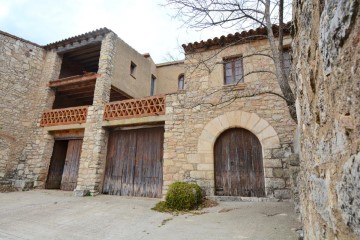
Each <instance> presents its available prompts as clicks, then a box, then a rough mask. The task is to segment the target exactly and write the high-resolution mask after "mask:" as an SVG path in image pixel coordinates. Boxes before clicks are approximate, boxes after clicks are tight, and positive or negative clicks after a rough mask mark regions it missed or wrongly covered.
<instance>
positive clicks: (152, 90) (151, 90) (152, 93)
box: [150, 75, 156, 96]
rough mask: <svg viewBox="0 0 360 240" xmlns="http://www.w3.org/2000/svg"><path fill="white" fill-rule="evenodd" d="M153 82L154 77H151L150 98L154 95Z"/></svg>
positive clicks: (154, 80)
mask: <svg viewBox="0 0 360 240" xmlns="http://www.w3.org/2000/svg"><path fill="white" fill-rule="evenodd" d="M155 82H156V77H155V76H154V75H151V81H150V96H154V94H155Z"/></svg>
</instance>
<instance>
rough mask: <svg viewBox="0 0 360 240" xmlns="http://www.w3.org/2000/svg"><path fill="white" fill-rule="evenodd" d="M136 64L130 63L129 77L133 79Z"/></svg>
mask: <svg viewBox="0 0 360 240" xmlns="http://www.w3.org/2000/svg"><path fill="white" fill-rule="evenodd" d="M135 70H136V64H135V63H134V62H132V61H131V63H130V75H131V76H133V77H135Z"/></svg>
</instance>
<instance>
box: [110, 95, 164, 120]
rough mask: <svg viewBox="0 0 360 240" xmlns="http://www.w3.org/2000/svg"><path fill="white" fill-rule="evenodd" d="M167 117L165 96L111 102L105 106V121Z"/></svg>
mask: <svg viewBox="0 0 360 240" xmlns="http://www.w3.org/2000/svg"><path fill="white" fill-rule="evenodd" d="M159 115H165V96H164V95H158V96H152V97H146V98H140V99H130V100H124V101H118V102H110V103H107V104H106V105H105V111H104V120H105V121H111V120H120V119H127V118H140V117H149V116H159Z"/></svg>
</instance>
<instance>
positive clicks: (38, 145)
mask: <svg viewBox="0 0 360 240" xmlns="http://www.w3.org/2000/svg"><path fill="white" fill-rule="evenodd" d="M60 68H61V57H59V55H58V54H57V53H56V52H55V51H50V52H47V54H46V57H45V60H44V67H43V71H42V75H41V76H42V77H41V79H40V80H39V81H40V87H39V89H38V92H37V94H36V95H34V97H35V98H37V100H36V103H37V105H36V106H34V109H33V113H34V115H35V119H36V122H34V123H33V126H32V128H33V131H32V132H29V134H28V137H27V138H28V139H27V141H26V142H27V143H26V146H25V149H24V150H23V152H22V154H21V157H20V160H19V164H18V166H17V170H16V171H17V176H16V179H17V180H15V187H18V188H21V189H24V188H25V189H26V188H31V187H44V185H45V181H46V177H47V171H48V168H49V164H50V158H51V154H52V149H53V143H54V139H53V137H52V136H51V135H50V134H49V132H48V131H46V130H45V129H44V128H42V127H40V121H41V115H42V113H43V112H44V111H45V110H48V109H51V108H52V104H53V102H54V99H55V93H54V91H53V90H51V89H50V88H49V87H48V86H47V84H48V83H49V81H50V80H53V79H57V78H58V77H59V73H60Z"/></svg>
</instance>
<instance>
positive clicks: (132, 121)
mask: <svg viewBox="0 0 360 240" xmlns="http://www.w3.org/2000/svg"><path fill="white" fill-rule="evenodd" d="M168 119H169V117H168V116H167V115H160V116H148V117H140V118H126V119H119V120H111V121H103V124H102V125H103V127H112V126H126V125H137V124H146V123H156V122H165V121H166V120H168Z"/></svg>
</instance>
